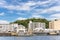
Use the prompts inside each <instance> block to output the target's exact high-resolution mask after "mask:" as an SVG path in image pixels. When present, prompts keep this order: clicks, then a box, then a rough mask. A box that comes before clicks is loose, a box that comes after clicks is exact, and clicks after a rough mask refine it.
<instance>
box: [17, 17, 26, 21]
mask: <svg viewBox="0 0 60 40" xmlns="http://www.w3.org/2000/svg"><path fill="white" fill-rule="evenodd" d="M26 19H27V18H23V17H19V18H17V20H26Z"/></svg>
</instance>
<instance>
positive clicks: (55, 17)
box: [46, 13, 60, 20]
mask: <svg viewBox="0 0 60 40" xmlns="http://www.w3.org/2000/svg"><path fill="white" fill-rule="evenodd" d="M46 19H48V20H54V19H60V13H56V14H52V15H50V16H49V17H48V18H46Z"/></svg>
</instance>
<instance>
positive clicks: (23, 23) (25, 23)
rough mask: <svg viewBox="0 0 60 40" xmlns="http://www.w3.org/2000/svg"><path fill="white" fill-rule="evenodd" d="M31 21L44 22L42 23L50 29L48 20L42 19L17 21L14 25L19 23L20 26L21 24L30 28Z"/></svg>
mask: <svg viewBox="0 0 60 40" xmlns="http://www.w3.org/2000/svg"><path fill="white" fill-rule="evenodd" d="M29 21H32V22H42V23H45V24H46V28H48V27H49V21H48V20H46V19H42V18H30V19H26V20H16V21H15V22H13V23H18V24H19V25H20V24H21V25H24V26H25V27H26V28H28V23H29Z"/></svg>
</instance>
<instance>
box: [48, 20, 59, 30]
mask: <svg viewBox="0 0 60 40" xmlns="http://www.w3.org/2000/svg"><path fill="white" fill-rule="evenodd" d="M49 29H54V30H60V20H55V21H51V22H49Z"/></svg>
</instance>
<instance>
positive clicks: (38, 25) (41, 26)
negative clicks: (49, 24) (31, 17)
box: [28, 21, 45, 31]
mask: <svg viewBox="0 0 60 40" xmlns="http://www.w3.org/2000/svg"><path fill="white" fill-rule="evenodd" d="M40 29H45V23H41V22H32V21H30V22H29V26H28V31H35V30H36V31H39V30H40Z"/></svg>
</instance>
